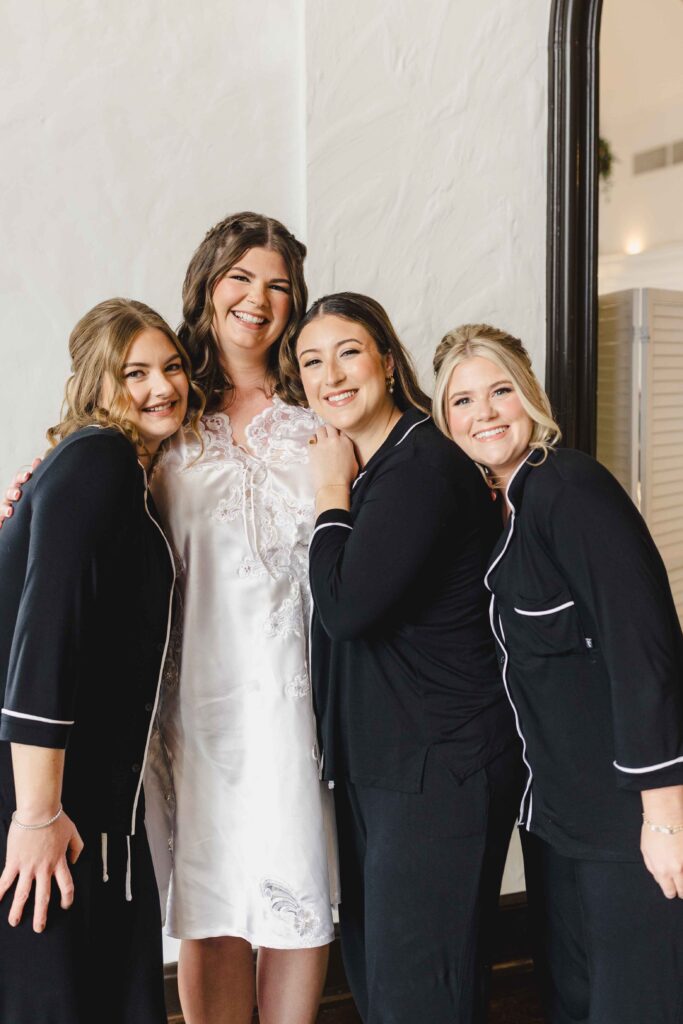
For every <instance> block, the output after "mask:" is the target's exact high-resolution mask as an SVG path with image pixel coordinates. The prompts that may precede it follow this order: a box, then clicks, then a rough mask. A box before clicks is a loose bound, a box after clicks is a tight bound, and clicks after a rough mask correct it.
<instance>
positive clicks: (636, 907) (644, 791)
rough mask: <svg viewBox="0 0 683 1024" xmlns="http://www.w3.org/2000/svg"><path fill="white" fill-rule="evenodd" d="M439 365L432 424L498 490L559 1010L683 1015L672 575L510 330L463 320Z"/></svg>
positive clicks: (514, 669) (530, 800)
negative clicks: (562, 439)
mask: <svg viewBox="0 0 683 1024" xmlns="http://www.w3.org/2000/svg"><path fill="white" fill-rule="evenodd" d="M435 367H436V368H437V370H438V373H437V383H436V393H435V398H434V406H435V418H436V419H437V422H438V423H439V425H440V426H441V427H442V429H443V430H444V431H445V432H447V433H448V434H449V435H450V436H451V437H452V438H453V439H454V440H455V441H456V442H457V444H459V445H460V447H461V448H463V449H464V450H465V451H466V452H467V453H468V454H469V455H470V456H471V457H472V458H473V459H475V460H476V461H477V462H478V463H479V464H480V465H482V466H484V467H486V468H487V469H488V471H489V474H490V477H489V478H490V480H491V482H492V484H493V485H494V486H495V487H498V488H503V487H504V488H505V497H503V495H502V494H501V495H500V499H499V502H498V503H499V504H500V505H501V506H504V508H505V511H506V518H507V527H506V530H505V532H504V534H503V536H502V537H501V539H500V540H499V542H498V545H497V547H496V549H495V550H494V552H493V555H492V558H491V562H490V565H489V569H488V573H487V576H486V583H487V587H488V588H489V590H490V591H491V592H492V600H491V622H492V626H493V630H494V633H495V636H496V639H497V642H498V647H499V653H500V661H501V667H502V670H503V674H504V678H505V682H506V686H507V688H508V691H509V695H510V700H511V701H512V703H513V705H514V707H515V709H516V714H517V716H518V721H519V729H520V733H521V735H522V737H523V741H524V744H525V759H526V761H527V765H528V768H529V777H528V783H527V786H526V789H525V793H524V798H523V800H522V805H521V812H520V824H521V826H522V828H523V834H524V835H525V837H526V838H525V843H524V845H525V854H526V858H525V859H526V868H527V885H528V889H529V900H530V905H531V906H532V909H534V910H535V913H536V915H537V917H538V919H539V925H540V936H539V946H540V948H541V949H543V950H544V952H545V957H544V959H546V960H547V968H548V978H547V984H548V1003H549V1012H550V1019H551V1022H552V1024H578V1022H581V1024H681V1021H683V636H682V634H681V628H680V624H679V621H678V616H677V614H676V608H675V606H674V602H673V598H672V596H671V591H670V587H669V583H668V579H667V574H666V570H665V568H664V565H663V563H662V560H661V558H660V556H659V553H658V551H657V549H656V547H655V545H654V543H653V541H652V538H651V537H650V534H649V532H648V530H647V527H646V526H645V523H644V522H643V520H642V518H641V516H640V515H639V513H638V511H637V510H636V508H635V506H634V505H633V503H632V502H631V500H630V498H629V497H628V496H627V494H626V493H625V492H624V491H623V490H622V488H621V486H620V485H619V484H618V483H617V481H616V480H615V479H614V478H613V477H612V476H611V475H610V473H608V472H607V470H606V469H604V468H603V467H602V466H601V465H600V464H599V463H598V462H596V461H595V460H594V459H592V458H590V457H589V456H587V455H584V454H583V453H581V452H576V451H570V450H556V449H554V448H553V447H552V445H553V444H554V443H555V442H556V441H557V439H558V437H559V431H558V429H557V426H556V424H554V422H553V420H552V416H551V413H550V406H549V404H548V400H547V397H546V396H545V394H544V393H543V391H542V389H541V387H540V385H539V383H538V381H537V380H536V378H535V377H534V376H533V373H532V371H531V365H530V362H529V358H528V356H527V354H526V352H525V351H524V349H523V348H522V345H521V343H520V342H519V341H518V340H517V339H515V338H512V337H510V336H509V335H507V334H506V333H505V332H503V331H498V330H496V329H495V328H491V327H488V326H486V325H467V326H465V327H461V328H459V329H457V330H455V331H453V332H451V334H448V335H446V337H445V338H444V339H443V341H442V343H441V345H440V346H439V348H438V349H437V354H436V357H435ZM643 819H644V820H643ZM665 897H668V899H667V898H665Z"/></svg>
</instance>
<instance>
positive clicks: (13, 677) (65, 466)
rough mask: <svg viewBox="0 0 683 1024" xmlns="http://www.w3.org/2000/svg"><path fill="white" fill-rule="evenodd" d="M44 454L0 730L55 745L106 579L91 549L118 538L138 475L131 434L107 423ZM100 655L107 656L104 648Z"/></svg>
mask: <svg viewBox="0 0 683 1024" xmlns="http://www.w3.org/2000/svg"><path fill="white" fill-rule="evenodd" d="M48 459H49V460H50V459H54V464H50V463H49V461H48V464H47V465H46V467H45V472H44V473H43V475H42V476H41V477H40V479H39V480H37V481H36V486H35V489H34V491H33V493H32V495H31V509H30V512H31V523H30V536H29V546H28V559H27V565H26V575H25V579H24V583H23V589H22V592H21V597H20V601H19V607H18V613H17V617H16V624H15V629H14V635H13V639H12V645H11V650H10V658H9V670H8V676H7V683H6V688H5V698H4V706H3V708H2V714H1V716H0V739H2V740H8V741H11V742H15V743H26V744H31V745H35V746H43V747H54V748H61V747H65V746H66V744H67V741H68V738H69V733H70V729H71V727H72V726H73V724H74V721H75V714H76V712H75V708H76V694H77V691H78V687H79V686H81V685H85V684H87V683H88V680H87V679H82V678H81V675H82V673H83V664H82V659H81V658H80V651H81V646H82V644H83V642H84V639H85V636H86V632H87V630H88V623H89V612H90V611H91V608H92V603H93V601H94V600H95V598H96V594H97V590H98V587H100V586H102V585H105V581H102V580H100V579H99V577H98V563H97V555H98V552H99V551H100V550H101V547H102V545H109V544H115V543H117V542H118V540H117V538H119V537H120V536H121V531H122V529H123V528H124V526H125V521H126V519H127V517H128V515H129V513H128V509H129V507H130V506H131V499H132V497H134V496H135V494H136V493H137V491H139V489H140V488H141V486H142V483H141V481H140V479H139V474H140V470H139V467H138V466H137V464H136V460H135V457H134V454H133V453H132V451H131V449H130V446H129V445H128V442H126V440H125V439H124V438H122V437H121V438H119V437H117V436H112V435H111V434H105V433H104V432H103V433H102V434H101V435H95V436H93V435H90V436H88V437H84V438H80V439H79V440H77V441H75V442H74V443H72V444H70V445H67V446H66V447H65V449H64V450H63V451H58V452H57V453H55V455H51V456H49V457H48ZM112 643H116V638H115V637H112ZM101 656H102V658H103V659H106V658H107V652H106V650H103V651H102V652H101ZM89 671H91V672H93V673H96V672H97V666H96V665H92V666H91V668H90V669H89ZM102 713H103V714H106V707H103V708H102Z"/></svg>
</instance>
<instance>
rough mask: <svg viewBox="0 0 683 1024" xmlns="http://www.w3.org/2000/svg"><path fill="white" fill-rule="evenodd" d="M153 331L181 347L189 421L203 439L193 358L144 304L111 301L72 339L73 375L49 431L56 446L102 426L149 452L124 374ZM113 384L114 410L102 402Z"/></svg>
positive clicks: (100, 305) (96, 310) (85, 321)
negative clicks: (130, 356)
mask: <svg viewBox="0 0 683 1024" xmlns="http://www.w3.org/2000/svg"><path fill="white" fill-rule="evenodd" d="M148 328H153V329H155V330H157V331H161V332H162V334H165V335H166V337H167V338H168V340H169V341H170V342H171V344H172V345H173V347H174V348H175V349H176V351H177V353H178V356H179V357H180V361H181V363H182V366H183V370H184V371H185V376H186V377H187V379H188V382H189V385H190V388H189V395H188V410H187V423H188V425H189V426H190V428H191V429H192V430H193V432H194V433H195V434H196V435H197V437H199V432H198V423H199V418H200V416H201V415H202V412H203V411H204V395H203V394H202V391H201V390H200V388H198V387H197V385H196V384H195V383H194V382H193V381H192V376H191V367H190V360H189V357H188V355H187V352H186V351H185V349H184V348H183V346H182V345H181V344H180V342H179V341H178V338H177V337H176V335H175V333H174V331H173V330H172V329H171V328H170V327H169V325H168V324H167V323H166V321H165V320H164V319H163V317H161V316H159V314H158V313H155V312H154V310H153V309H150V307H149V306H146V305H145V304H144V303H143V302H136V301H135V300H133V299H118V298H117V299H106V300H105V301H104V302H100V303H98V304H97V305H96V306H94V307H93V308H92V309H91V310H89V311H88V312H87V313H86V314H85V316H83V317H81V319H80V320H79V321H78V323H77V324H76V326H75V327H74V329H73V331H72V332H71V335H70V337H69V354H70V356H71V376H70V377H69V379H68V380H67V382H66V390H65V394H64V403H63V406H62V412H61V420H60V421H59V423H57V424H55V426H54V427H50V429H49V430H48V431H47V439H48V441H49V442H50V446H51V447H52V448H54V446H55V445H57V444H58V443H59V442H60V441H61V440H63V439H64V438H65V437H68V436H69V434H73V433H74V431H76V430H80V429H81V427H87V426H91V425H97V426H101V427H114V428H115V429H116V430H120V431H121V433H122V434H125V436H126V437H127V438H128V440H129V441H130V442H131V444H133V445H134V446H135V447H136V448H137V449H142V450H143V451H144V450H145V446H144V443H143V441H142V438H141V437H140V434H139V432H138V430H137V428H136V427H135V425H134V424H133V423H132V422H131V421H130V420H129V419H127V413H128V410H129V408H130V392H129V391H128V388H127V387H126V383H125V380H124V376H123V366H124V363H125V361H126V354H127V352H128V349H129V348H130V346H131V344H132V343H133V341H134V340H135V338H136V337H137V336H138V334H140V333H141V332H142V331H144V330H146V329H148ZM107 376H108V378H109V380H110V381H111V384H112V397H111V401H110V402H109V403H108V405H109V408H108V409H104V408H102V406H101V405H100V404H99V403H100V396H101V392H102V384H103V382H104V379H105V377H107Z"/></svg>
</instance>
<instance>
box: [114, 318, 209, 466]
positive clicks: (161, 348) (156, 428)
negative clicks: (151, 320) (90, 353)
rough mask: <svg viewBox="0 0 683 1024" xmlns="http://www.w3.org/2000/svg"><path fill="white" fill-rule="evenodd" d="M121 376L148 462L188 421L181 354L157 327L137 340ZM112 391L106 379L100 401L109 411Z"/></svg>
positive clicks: (130, 417)
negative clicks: (186, 418)
mask: <svg viewBox="0 0 683 1024" xmlns="http://www.w3.org/2000/svg"><path fill="white" fill-rule="evenodd" d="M121 372H122V375H123V381H124V383H125V386H126V389H127V391H128V392H129V393H130V405H129V406H128V408H127V409H126V413H125V418H126V420H127V421H128V422H129V423H132V424H133V426H134V427H136V429H137V431H138V433H139V435H140V439H141V440H142V442H143V444H144V445H145V448H146V456H145V458H149V457H150V456H152V455H154V454H155V453H156V451H157V450H158V448H159V445H160V444H161V442H162V441H165V440H166V438H168V437H171V435H172V434H175V432H176V430H177V429H178V428H179V427H180V425H181V424H182V422H183V420H184V419H185V414H186V412H187V399H188V393H189V383H188V379H187V376H186V374H185V370H184V369H183V364H182V361H181V358H180V356H179V354H178V350H177V349H176V347H175V346H174V345H173V344H172V342H171V341H170V339H169V338H168V337H167V336H166V335H165V334H164V333H163V332H162V331H160V330H157V329H156V328H154V327H147V328H146V329H145V330H143V331H140V333H139V334H137V335H136V336H135V338H134V339H133V341H132V342H131V344H130V346H129V348H128V351H127V352H126V356H125V360H124V364H123V368H122V371H121ZM113 390H114V389H113V387H112V384H111V378H109V377H108V376H105V379H104V383H103V385H102V393H101V395H100V398H99V404H100V405H101V406H102V408H104V409H108V408H109V405H110V402H111V396H112V394H113ZM141 461H145V459H144V458H141Z"/></svg>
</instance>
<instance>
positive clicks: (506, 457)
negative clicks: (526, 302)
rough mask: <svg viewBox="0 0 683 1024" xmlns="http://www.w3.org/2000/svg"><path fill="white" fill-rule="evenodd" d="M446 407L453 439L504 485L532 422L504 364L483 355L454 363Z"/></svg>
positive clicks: (519, 457) (523, 451) (522, 453)
mask: <svg viewBox="0 0 683 1024" xmlns="http://www.w3.org/2000/svg"><path fill="white" fill-rule="evenodd" d="M446 410H447V420H448V427H449V430H450V433H451V437H452V438H453V440H454V441H455V442H456V444H458V445H460V447H461V448H462V449H463V451H464V452H466V453H467V455H469V456H470V458H472V459H474V460H475V462H479V463H480V464H481V465H483V466H488V468H489V469H490V470H491V471H492V472H493V475H494V477H495V478H496V480H497V482H498V483H499V484H500V485H502V486H504V485H505V483H506V482H507V480H509V478H510V476H511V475H512V473H513V472H514V470H515V469H516V468H517V466H518V465H519V463H520V462H521V461H522V459H523V458H524V456H525V454H526V452H527V451H528V448H529V441H530V440H531V432H532V430H533V426H534V424H533V420H532V419H531V417H530V416H529V414H528V413H527V412H526V410H525V409H524V407H523V405H522V402H521V401H520V397H519V395H518V393H517V391H516V390H515V387H514V384H513V382H512V381H511V380H510V378H509V377H508V375H507V374H506V372H505V370H503V369H502V368H501V367H500V366H498V365H497V364H496V363H494V362H492V361H491V360H490V359H485V358H484V357H483V356H473V357H472V358H471V359H465V360H464V362H462V363H459V364H458V365H457V366H456V367H455V369H454V370H453V373H452V374H451V379H450V381H449V384H448V394H447V401H446Z"/></svg>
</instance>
